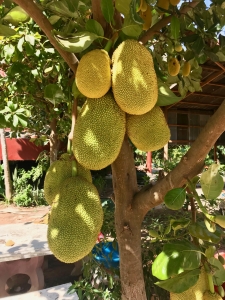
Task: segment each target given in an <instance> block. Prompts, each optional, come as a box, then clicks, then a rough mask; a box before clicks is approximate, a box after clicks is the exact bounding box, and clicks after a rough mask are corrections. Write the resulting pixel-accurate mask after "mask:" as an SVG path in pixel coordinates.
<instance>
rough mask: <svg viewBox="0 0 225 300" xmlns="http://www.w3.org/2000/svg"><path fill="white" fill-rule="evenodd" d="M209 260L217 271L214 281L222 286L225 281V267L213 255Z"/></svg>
mask: <svg viewBox="0 0 225 300" xmlns="http://www.w3.org/2000/svg"><path fill="white" fill-rule="evenodd" d="M208 262H209V263H210V264H211V265H212V266H214V267H215V271H214V272H215V273H214V274H213V282H214V284H215V285H217V286H220V285H222V284H223V283H224V282H225V269H224V267H223V265H222V264H221V262H220V261H219V260H218V259H217V258H215V257H211V258H210V259H209V260H208Z"/></svg>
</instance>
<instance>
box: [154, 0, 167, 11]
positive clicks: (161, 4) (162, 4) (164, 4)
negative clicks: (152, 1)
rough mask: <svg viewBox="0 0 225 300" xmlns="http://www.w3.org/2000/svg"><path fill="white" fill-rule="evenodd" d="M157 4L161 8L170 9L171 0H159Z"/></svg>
mask: <svg viewBox="0 0 225 300" xmlns="http://www.w3.org/2000/svg"><path fill="white" fill-rule="evenodd" d="M157 6H158V7H159V8H163V9H165V10H168V9H169V6H170V2H169V0H158V2H157Z"/></svg>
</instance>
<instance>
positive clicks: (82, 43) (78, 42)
mask: <svg viewBox="0 0 225 300" xmlns="http://www.w3.org/2000/svg"><path fill="white" fill-rule="evenodd" d="M98 38H99V36H98V35H96V34H95V33H93V32H87V31H84V32H79V33H77V34H76V35H74V36H73V37H70V38H65V37H62V36H58V35H55V39H56V41H57V42H58V44H59V46H60V47H61V48H62V49H64V50H66V51H68V52H73V53H79V52H82V51H83V50H85V49H87V48H88V47H89V46H90V45H91V44H92V43H93V41H94V40H96V39H98Z"/></svg>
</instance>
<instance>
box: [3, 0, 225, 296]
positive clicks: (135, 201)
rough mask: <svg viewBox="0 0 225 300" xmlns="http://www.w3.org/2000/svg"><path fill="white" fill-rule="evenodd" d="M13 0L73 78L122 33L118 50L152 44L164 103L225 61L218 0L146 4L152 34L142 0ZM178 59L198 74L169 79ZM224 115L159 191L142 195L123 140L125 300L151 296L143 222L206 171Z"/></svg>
mask: <svg viewBox="0 0 225 300" xmlns="http://www.w3.org/2000/svg"><path fill="white" fill-rule="evenodd" d="M13 2H14V3H16V4H17V5H19V6H20V7H22V8H23V9H24V10H25V11H26V12H27V13H28V14H29V15H30V16H31V18H32V19H33V20H34V21H35V22H36V23H37V24H38V25H39V26H40V28H41V30H42V31H43V32H44V33H45V34H46V36H47V37H48V39H49V41H50V42H51V43H52V45H53V46H54V47H55V49H56V50H57V51H58V52H59V54H60V55H61V56H62V57H63V59H64V60H65V61H66V62H67V64H68V66H69V67H70V69H71V70H72V71H73V72H74V74H75V73H76V66H77V64H78V59H80V57H81V56H82V55H83V54H84V53H86V52H87V51H90V50H91V49H94V48H99V47H100V48H102V47H104V45H105V43H106V41H107V39H109V38H111V37H112V35H113V34H114V32H115V31H118V35H119V37H118V40H117V42H116V44H115V47H116V45H118V44H119V43H120V42H121V41H123V40H125V39H127V38H134V39H138V40H139V41H141V42H142V43H143V44H146V45H148V49H149V51H150V52H151V53H152V56H153V58H154V64H155V71H156V74H157V77H158V84H159V87H161V88H160V89H159V99H158V104H159V105H160V106H164V105H169V104H171V103H174V102H176V101H179V100H181V98H180V97H176V96H175V95H174V94H173V93H172V92H170V89H169V87H170V85H171V84H172V83H176V84H178V88H179V92H180V94H181V96H184V95H185V93H186V92H187V91H191V92H193V91H195V90H201V88H200V79H201V67H200V66H199V65H200V64H202V63H204V62H205V61H206V60H207V59H212V60H214V61H218V60H224V54H225V52H224V51H225V48H224V36H223V35H221V34H219V32H220V30H221V28H222V27H223V25H224V8H223V6H221V4H222V1H216V0H214V1H213V2H212V3H211V6H210V8H207V7H206V5H205V3H204V2H203V1H193V2H184V3H183V4H182V6H181V7H180V8H179V9H178V8H177V7H176V6H172V5H170V6H169V8H168V10H165V9H163V8H160V7H159V6H157V3H156V2H155V1H151V0H148V1H146V2H147V3H148V4H149V5H150V6H151V11H152V26H151V27H150V28H149V29H148V30H143V21H142V19H141V18H140V16H139V14H138V13H137V9H136V8H137V7H139V5H140V2H139V1H134V0H132V1H131V0H126V1H125V0H116V1H105V0H102V1H100V0H93V1H88V0H84V1H82V2H81V1H70V0H62V1H56V0H55V1H50V0H40V1H32V0H29V1H28V0H14V1H13ZM43 12H44V14H43ZM3 23H4V22H3ZM3 23H2V24H3ZM2 26H3V25H0V29H1V28H3V27H2ZM218 40H219V42H218ZM177 44H182V46H183V51H182V52H181V53H180V52H178V51H177V50H176V49H175V47H176V46H177ZM177 49H178V48H177ZM69 51H70V52H69ZM74 53H76V56H77V57H78V59H77V58H76V56H75V55H74ZM174 57H177V58H178V59H179V61H180V64H181V66H183V64H184V63H185V61H189V62H190V64H191V67H192V71H191V73H190V75H189V76H181V75H177V76H170V75H169V74H168V60H169V59H170V58H174ZM165 91H166V92H165ZM168 93H169V97H168ZM224 113H225V102H223V103H222V104H221V106H220V107H219V109H218V110H217V111H216V112H215V114H214V115H213V116H212V117H211V119H210V120H209V122H208V123H207V125H206V126H205V127H204V129H203V130H202V132H201V133H200V135H199V136H198V138H197V139H196V141H195V142H194V143H193V144H192V146H191V148H190V150H189V151H188V152H187V153H186V155H185V156H184V157H183V158H182V160H181V162H180V163H179V164H178V165H177V167H175V168H174V169H173V170H172V171H171V172H170V173H169V174H168V175H167V176H166V177H165V178H164V179H162V180H161V181H159V182H157V183H156V184H155V185H154V186H151V185H149V186H146V187H145V188H143V189H141V190H138V186H137V178H136V170H135V166H134V159H133V151H132V149H131V147H130V144H129V140H128V138H127V137H125V139H124V142H123V145H122V148H121V151H120V154H119V156H118V157H117V159H116V161H115V162H114V163H113V164H112V173H113V187H114V201H115V224H116V232H117V239H118V243H119V252H120V278H121V285H122V290H121V292H122V299H138V300H145V299H146V293H145V284H144V279H143V270H142V260H141V223H142V221H143V219H144V217H145V215H146V213H147V212H148V211H149V210H150V209H152V208H153V207H155V206H157V205H159V204H160V203H162V202H163V200H164V196H165V194H166V193H167V192H168V191H169V190H171V189H173V188H175V187H181V186H182V185H184V184H185V183H186V182H187V180H188V179H192V178H193V177H194V176H195V175H196V174H198V173H199V172H200V171H201V169H202V167H203V165H204V159H205V157H206V155H207V153H208V152H209V150H210V149H211V148H212V146H213V145H214V143H215V142H216V140H217V139H218V138H219V136H220V135H221V134H222V133H223V131H224V130H225V125H224V121H223V120H224ZM209 133H210V134H209Z"/></svg>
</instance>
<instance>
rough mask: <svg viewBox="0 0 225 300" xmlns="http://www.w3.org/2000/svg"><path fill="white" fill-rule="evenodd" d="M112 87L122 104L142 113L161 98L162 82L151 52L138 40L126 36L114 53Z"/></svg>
mask: <svg viewBox="0 0 225 300" xmlns="http://www.w3.org/2000/svg"><path fill="white" fill-rule="evenodd" d="M112 63H113V66H112V88H113V94H114V97H115V100H116V102H117V104H118V105H119V107H120V108H121V109H122V110H123V111H125V112H126V113H128V114H134V115H142V114H145V113H146V112H147V111H149V110H151V109H152V108H153V107H154V105H155V104H156V101H157V99H158V84H157V77H156V74H155V69H154V64H153V59H152V55H151V53H150V52H149V51H148V50H147V49H146V48H145V46H143V45H142V44H140V43H139V42H138V41H135V40H131V39H128V40H125V41H123V42H122V43H121V44H120V45H119V46H118V48H117V49H116V50H115V51H114V53H113V56H112Z"/></svg>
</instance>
